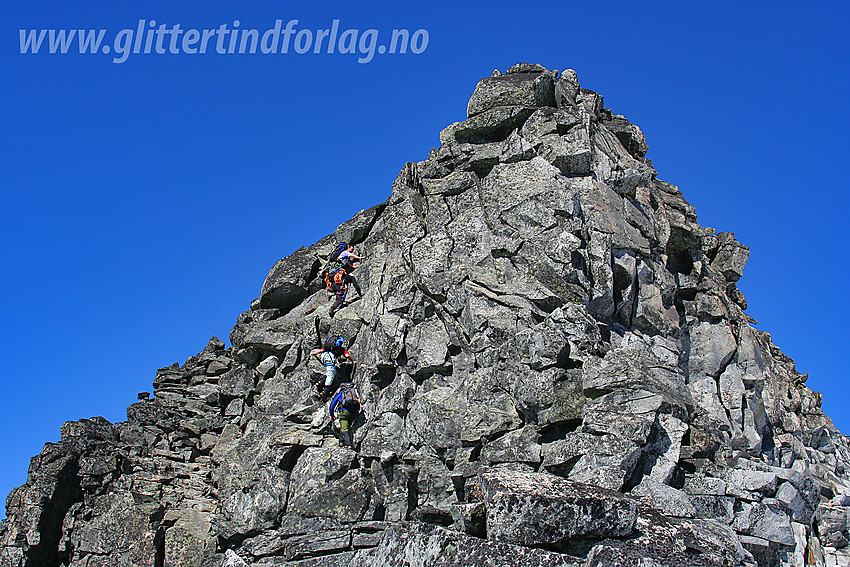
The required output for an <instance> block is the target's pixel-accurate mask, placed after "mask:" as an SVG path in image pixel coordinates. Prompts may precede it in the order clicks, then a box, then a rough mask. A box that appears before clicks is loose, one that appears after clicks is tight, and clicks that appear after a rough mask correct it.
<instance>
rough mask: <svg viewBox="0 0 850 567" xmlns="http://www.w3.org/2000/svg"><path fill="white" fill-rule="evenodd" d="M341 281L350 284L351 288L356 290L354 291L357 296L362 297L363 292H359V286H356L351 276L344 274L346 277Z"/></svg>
mask: <svg viewBox="0 0 850 567" xmlns="http://www.w3.org/2000/svg"><path fill="white" fill-rule="evenodd" d="M342 281H343V282H344V283H345V284H351V285H353V286H354V289H356V290H357V295H363V292H362V291H360V286H359V285H357V280H356V279H354V276H352V275H351V274H346V275H344V276H342Z"/></svg>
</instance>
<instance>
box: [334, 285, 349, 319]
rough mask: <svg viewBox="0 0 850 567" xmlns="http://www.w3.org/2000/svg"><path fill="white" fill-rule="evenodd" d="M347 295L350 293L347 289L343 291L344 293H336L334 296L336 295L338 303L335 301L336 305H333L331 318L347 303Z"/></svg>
mask: <svg viewBox="0 0 850 567" xmlns="http://www.w3.org/2000/svg"><path fill="white" fill-rule="evenodd" d="M346 293H348V290H345V289H344V290H342V291H337V292H334V295H336V301H334V304H333V305H331V310H330V315H331V316H333V314H334V313H335V312H336V310H337V309H339V308H340V307H342V304H343V303H344V302H345V294H346Z"/></svg>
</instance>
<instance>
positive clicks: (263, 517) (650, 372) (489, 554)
mask: <svg viewBox="0 0 850 567" xmlns="http://www.w3.org/2000/svg"><path fill="white" fill-rule="evenodd" d="M467 113H468V118H467V119H466V120H464V121H462V122H458V123H455V124H452V125H450V126H448V127H447V128H445V129H444V130H443V131H442V132H440V147H438V148H436V149H434V150H432V151H431V153H430V154H429V155H428V157H427V159H425V160H424V161H420V162H417V163H408V164H406V165H405V166H404V167H403V168H402V170H401V173H400V174H399V175H398V178H397V179H396V181H395V182H394V183H393V186H392V193H391V195H390V196H389V198H388V199H387V201H386V202H384V203H383V204H379V205H377V206H374V207H372V208H371V209H368V210H364V211H361V212H359V213H358V214H357V215H355V216H354V218H352V219H351V220H349V221H347V222H345V223H343V224H342V225H340V226H339V227H338V228H337V229H336V230H335V231H334V232H333V233H332V234H330V235H328V236H327V237H326V238H324V239H322V240H321V241H319V242H317V243H315V244H313V245H311V246H308V247H305V248H301V249H299V250H297V251H296V252H294V253H293V254H291V255H289V256H287V257H286V258H283V259H281V260H279V261H278V262H277V263H276V264H275V265H274V267H272V269H271V271H270V272H269V274H268V276H267V277H266V280H265V282H264V283H263V286H262V290H261V292H260V296H259V298H257V299H255V300H254V301H253V302H251V304H250V309H249V310H247V311H246V312H244V313H242V314H241V315H240V316H239V318H238V320H237V322H236V325H235V326H234V328H233V330H232V331H231V333H230V342H231V345H232V346H231V347H229V348H226V347H225V344H224V343H223V342H222V341H220V340H219V339H216V338H213V339H211V340H210V341H209V344H208V345H207V346H206V348H204V349H203V351H202V352H200V353H199V354H198V355H196V356H192V357H190V358H189V359H188V360H187V361H186V362H185V363H184V364H183V365H178V364H176V363H175V364H174V365H173V366H169V367H167V368H162V369H160V370H158V371H157V372H156V377H155V379H154V384H153V387H154V396H153V397H152V398H149V397H148V396H146V395H144V394H143V395H140V401H139V402H138V403H134V404H133V405H131V406H130V407H129V408H128V409H127V421H125V422H122V423H116V424H112V423H109V422H107V421H106V420H104V419H102V418H92V419H88V420H81V421H77V422H69V423H66V424H65V425H64V426H63V427H62V431H61V433H62V435H61V440H60V441H59V442H58V443H48V444H46V445H45V447H44V450H43V451H42V453H41V454H40V455H38V456H36V457H34V458H33V459H32V464H31V465H30V468H29V475H28V478H27V482H26V484H24V485H23V486H21V487H19V488H16V489H15V490H14V491H12V493H11V494H10V495H9V497H8V499H7V501H6V509H7V516H8V518H7V520H5V521H3V523H2V527H0V567H24V566H26V567H53V566H58V565H67V566H73V567H125V566H126V567H129V566H138V567H142V566H144V567H238V566H251V567H272V566H280V565H293V566H300V567H346V566H351V567H383V566H389V567H393V566H415V567H425V566H439V565H446V566H460V565H464V566H480V565H488V566H492V567H500V566H505V567H507V566H510V567H525V566H529V567H531V566H534V567H538V566H546V567H556V566H557V567H579V566H581V567H616V566H644V567H649V566H653V567H661V566H666V567H677V566H705V567H709V566H710V567H715V566H717V567H719V566H742V567H743V566H748V567H754V566H760V567H767V566H803V565H817V566H830V567H834V566H839V565H850V549H848V547H847V546H848V540H850V533H848V519H849V518H850V516H848V510H850V476H848V467H850V444H848V439H847V438H846V437H844V436H842V435H841V434H840V433H839V432H838V431H837V430H836V428H835V427H834V426H833V424H832V422H831V421H830V419H829V418H828V417H827V416H826V415H825V414H824V413H823V411H822V410H821V409H820V405H821V396H820V394H818V393H816V392H813V391H811V390H810V389H809V388H808V387H806V385H805V382H806V375H801V374H800V373H799V372H797V370H796V369H795V366H794V361H793V360H792V359H791V358H789V357H788V356H786V355H785V354H783V353H782V352H781V351H780V350H779V348H777V347H776V346H775V345H774V344H773V342H772V341H771V337H770V335H769V334H768V333H766V332H764V331H760V330H756V329H755V328H754V327H753V325H754V324H755V321H754V320H753V319H751V318H750V317H749V316H748V315H747V314H746V313H745V310H746V307H747V303H746V300H745V299H744V296H743V295H742V293H741V292H740V291H739V290H738V287H737V285H736V282H737V281H738V279H739V278H740V277H741V276H742V272H743V269H744V264H745V263H746V261H747V256H748V254H749V249H748V248H747V247H746V246H744V245H742V244H741V243H739V242H738V241H737V240H736V239H735V236H734V235H733V234H732V233H729V232H720V233H718V232H716V231H715V230H714V229H711V228H706V227H702V226H700V225H699V224H698V222H697V217H696V215H695V213H694V209H693V207H691V206H690V205H689V204H688V203H687V201H685V199H684V197H683V196H682V193H681V192H680V191H679V189H678V188H677V187H676V186H674V185H672V184H670V183H667V182H664V181H660V180H659V179H658V178H657V176H656V171H655V170H654V169H653V167H652V164H651V162H650V161H649V160H648V159H646V157H645V155H646V152H647V145H646V142H645V139H644V135H643V133H642V132H641V130H640V129H639V128H638V127H637V126H635V125H634V124H632V123H630V122H629V121H628V120H626V118H624V117H623V116H621V115H618V114H614V113H613V112H612V111H611V110H609V109H607V108H605V105H604V103H603V99H602V96H600V95H599V94H597V93H596V92H593V91H591V90H588V89H585V88H582V87H581V86H580V84H579V81H578V78H577V76H576V73H575V72H574V71H572V70H566V71H562V72H558V71H553V70H548V69H545V68H543V67H541V66H539V65H531V64H518V65H515V66H513V67H511V68H510V69H508V70H507V72H505V73H504V74H503V73H501V72H498V71H496V72H494V73H493V75H492V76H490V77H488V78H485V79H482V80H481V81H480V82H479V83H478V85H477V87H476V88H475V91H474V92H473V93H472V96H471V98H470V100H469V105H468V108H467ZM341 241H342V242H347V243H352V244H354V246H355V253H356V254H357V255H362V256H364V259H363V260H362V263H361V264H360V266H359V267H358V268H357V269H356V271H355V272H354V275H355V276H356V278H357V281H358V283H359V284H360V286H361V288H362V289H363V298H362V299H358V300H356V301H351V302H350V303H347V304H344V305H343V306H342V308H341V309H339V310H338V311H337V312H336V313H335V314H334V316H333V317H331V316H330V308H331V304H332V299H333V298H332V297H330V298H329V296H328V292H327V291H326V290H325V285H324V282H323V281H322V279H321V277H320V276H321V271H322V268H323V266H324V265H325V263H326V261H327V258H328V256H329V254H330V253H331V252H332V251H333V250H334V249H335V248H336V244H337V243H338V242H341ZM350 293H353V292H350ZM351 297H353V295H352V296H351ZM337 334H339V335H342V337H343V338H344V339H345V346H346V348H347V349H348V350H349V352H350V353H351V356H352V358H353V359H354V360H355V361H356V364H355V365H353V366H350V365H349V366H346V365H341V366H340V373H341V376H340V377H339V378H340V379H342V380H350V381H353V382H354V383H355V385H356V386H357V389H358V391H359V394H360V403H361V408H362V411H361V412H360V414H359V417H358V419H357V422H356V423H355V425H354V426H353V438H354V447H353V448H349V447H347V446H340V445H339V442H338V440H337V437H338V435H339V434H338V432H337V431H336V427H337V425H336V422H334V421H332V420H331V419H330V417H329V411H328V410H329V408H328V404H327V403H326V402H325V401H324V400H323V399H322V398H320V397H319V396H318V393H317V391H316V388H315V387H314V383H315V382H316V381H317V379H318V380H321V379H322V377H323V376H324V372H323V368H322V367H321V365H320V364H319V362H317V361H316V360H315V359H314V358H313V357H311V355H310V353H311V352H312V351H314V350H316V349H318V348H319V347H320V345H321V344H322V341H324V339H325V338H327V337H328V336H335V335H337Z"/></svg>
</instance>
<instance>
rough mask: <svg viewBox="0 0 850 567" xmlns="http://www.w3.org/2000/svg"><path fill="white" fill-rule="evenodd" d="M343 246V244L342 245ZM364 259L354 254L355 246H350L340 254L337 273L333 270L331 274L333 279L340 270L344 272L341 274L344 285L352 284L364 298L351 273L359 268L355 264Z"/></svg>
mask: <svg viewBox="0 0 850 567" xmlns="http://www.w3.org/2000/svg"><path fill="white" fill-rule="evenodd" d="M340 244H342V243H340ZM363 258H364V256H358V255H356V254H355V253H354V245H353V244H349V245H348V246H346V248H345V250H343V251H342V252H340V253H339V257H338V260H339V268H338V269H337V270H336V271H333V270H331V272H330V274H331V276H332V277H335V276H336V274H338V273H339V270H340V269H341V270H344V271H343V273H342V274H341V276H340V277H341V278H342V281H343V283H345V284H346V285H348V284H351V285H353V286H354V289H356V290H357V295H359V296H360V297H363V292H362V291H361V290H360V286H359V285H358V284H357V280H356V279H354V276H352V275H351V272H353V271H354V268H356V267H357V266H355V265H354V263H355V262H357V261H360V260H362V259H363Z"/></svg>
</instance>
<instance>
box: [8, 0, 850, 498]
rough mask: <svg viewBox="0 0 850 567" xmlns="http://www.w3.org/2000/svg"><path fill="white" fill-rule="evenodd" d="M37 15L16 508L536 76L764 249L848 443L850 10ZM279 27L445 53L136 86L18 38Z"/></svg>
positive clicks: (291, 59) (165, 76) (24, 127)
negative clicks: (175, 369)
mask: <svg viewBox="0 0 850 567" xmlns="http://www.w3.org/2000/svg"><path fill="white" fill-rule="evenodd" d="M12 4H13V3H12V2H6V3H4V4H3V7H2V8H0V15H1V16H2V18H0V20H1V21H2V27H0V73H2V75H0V76H2V79H0V80H2V82H0V128H2V132H3V136H2V138H0V188H2V189H0V191H2V197H3V198H2V207H0V244H2V246H0V251H2V252H0V253H2V262H0V266H2V268H1V269H2V279H0V286H2V287H0V322H2V323H0V344H2V347H3V352H4V357H3V365H2V370H0V380H2V385H3V391H2V395H1V396H0V431H2V432H3V433H2V435H0V455H2V457H3V463H4V464H3V467H2V470H0V493H1V494H2V495H3V496H5V495H6V494H7V493H8V492H9V490H10V489H11V488H12V487H13V486H15V485H18V484H21V483H23V482H24V480H25V478H26V469H27V465H28V460H29V458H30V457H31V456H33V455H35V454H37V453H39V452H40V451H41V447H42V444H43V443H44V442H45V441H55V440H57V439H58V437H59V426H60V424H61V423H63V422H64V421H68V420H76V419H80V418H88V417H91V416H95V415H102V416H104V417H106V418H107V419H109V420H112V421H122V420H124V419H126V414H125V408H126V406H127V405H129V404H131V403H133V402H134V401H135V399H136V393H137V392H140V391H149V390H151V382H152V380H153V377H154V372H155V370H156V369H157V368H159V367H162V366H166V365H169V364H171V363H173V362H175V361H177V362H181V363H182V362H183V361H185V359H186V358H187V357H189V356H190V355H193V354H195V353H197V352H198V351H200V350H201V349H203V347H204V345H205V344H206V342H207V340H208V339H209V338H210V337H211V336H213V335H216V336H218V337H220V338H221V339H223V340H227V336H228V332H229V330H230V328H231V326H232V325H233V323H234V322H235V320H236V317H237V316H238V314H239V313H240V312H242V311H244V310H245V309H247V308H248V306H249V304H250V302H251V300H252V299H253V298H255V297H257V295H258V293H259V290H260V286H261V285H262V282H263V279H264V278H265V275H266V273H267V271H268V270H269V268H270V267H271V266H272V265H273V264H274V262H275V261H276V260H277V259H278V258H280V257H282V256H285V255H287V254H289V253H291V252H292V251H294V250H295V249H296V248H298V247H299V246H301V245H306V244H310V243H312V242H314V241H316V240H317V239H319V238H321V237H322V236H324V235H326V234H328V233H329V232H331V231H332V230H333V229H334V228H335V227H336V226H337V224H338V223H340V222H342V221H343V220H346V219H347V218H349V217H351V216H352V215H353V214H354V213H356V212H357V211H358V210H360V209H362V208H367V207H370V206H372V205H374V204H376V203H379V202H383V201H384V200H385V199H386V198H387V196H388V195H389V193H390V185H391V183H392V180H393V179H394V178H395V176H396V174H397V173H398V171H399V170H400V169H401V167H402V166H403V165H404V163H405V162H406V161H419V160H422V159H424V158H425V157H426V156H427V154H428V151H429V150H430V149H431V148H432V147H434V146H436V145H438V143H439V141H438V136H437V135H438V133H439V131H440V130H441V129H442V128H443V127H445V126H446V125H448V124H450V123H452V122H454V121H457V120H462V119H463V118H465V110H466V101H467V100H468V98H469V95H470V94H471V93H472V91H473V89H474V87H475V84H476V82H477V80H478V79H480V78H481V77H484V76H487V75H489V74H490V73H491V71H492V70H493V69H494V68H498V69H502V70H504V69H506V68H507V67H509V66H510V65H512V64H513V63H516V62H520V61H527V62H533V63H541V64H543V65H545V66H546V67H548V68H554V69H565V68H570V67H571V68H574V69H575V70H576V71H577V72H578V76H579V79H580V80H581V82H582V84H583V86H585V87H587V88H590V89H593V90H596V91H599V92H601V93H602V94H603V95H604V96H605V102H606V106H608V107H609V108H611V109H612V110H613V111H614V112H616V113H620V114H624V115H625V116H626V117H627V118H629V119H630V120H631V121H632V122H634V123H636V124H638V125H639V126H640V127H641V128H642V129H643V131H644V133H645V134H646V136H647V141H648V144H649V148H650V150H649V154H648V156H647V157H649V158H650V159H652V160H653V163H654V165H655V167H656V169H657V170H658V171H659V177H660V178H662V179H664V180H666V181H670V182H672V183H675V184H677V185H678V186H679V187H680V188H681V189H682V191H683V192H684V195H685V197H686V198H687V199H688V200H689V201H690V202H691V204H693V205H694V206H695V207H696V209H697V214H698V215H699V219H700V222H701V224H703V225H704V226H712V227H715V228H716V229H718V230H719V231H732V232H734V233H735V234H736V235H737V236H738V238H739V240H740V241H741V242H743V243H744V244H747V245H749V246H750V247H751V250H752V251H751V256H750V262H749V264H748V266H747V269H746V270H745V273H744V278H743V280H742V281H741V282H740V288H741V289H742V290H743V292H744V293H745V295H746V297H747V299H748V301H749V304H750V308H749V310H748V312H749V313H750V315H752V316H753V317H754V318H756V319H758V320H759V325H758V328H760V329H762V330H767V331H769V332H771V333H772V335H773V337H774V341H775V342H776V344H777V345H779V346H780V347H781V348H782V349H783V350H784V352H786V353H787V354H789V355H790V356H792V357H793V358H794V359H795V360H796V361H797V367H798V369H799V370H800V371H801V372H808V373H809V374H810V379H809V382H808V384H809V385H810V386H811V387H812V388H813V389H815V390H819V391H822V392H824V397H825V402H824V407H825V408H826V410H827V413H829V414H830V415H831V416H832V418H833V419H834V421H835V422H836V424H837V425H838V426H839V428H841V429H842V430H843V431H845V432H850V417H849V416H848V413H847V411H846V408H845V402H846V400H847V399H848V393H850V387H848V384H847V381H846V379H845V376H846V370H845V365H844V356H845V350H846V344H847V341H848V332H847V323H848V318H849V317H850V313H848V303H847V297H846V290H845V287H846V286H845V284H846V283H847V281H848V275H850V274H849V273H848V267H847V266H848V261H847V259H846V258H845V254H846V236H845V233H846V225H847V221H846V216H847V205H848V197H847V183H846V167H847V164H848V158H847V155H848V132H850V124H848V121H849V120H850V119H848V116H850V113H848V111H847V108H846V106H847V91H848V88H847V87H848V76H850V69H848V55H850V53H848V40H847V38H848V32H847V30H848V25H850V17H848V15H850V12H848V8H847V4H846V3H842V2H823V3H818V2H805V3H804V2H799V3H787V2H777V1H771V2H758V3H741V2H729V3H716V2H710V3H709V2H701V3H696V2H683V3H672V2H664V3H653V2H563V1H559V2H537V3H534V4H533V7H529V8H527V9H523V8H521V7H520V6H519V5H518V4H516V3H515V2H475V3H466V4H462V5H458V4H456V3H443V2H423V3H395V2H394V3H390V2H387V3H376V2H310V3H307V2H299V3H296V2H269V3H267V4H264V5H262V4H257V5H256V6H254V7H251V8H246V7H241V6H239V5H238V4H237V3H235V2H228V3H215V2H189V1H185V2H179V3H177V2H145V3H138V2H109V3H103V4H96V3H93V2H26V3H25V2H15V4H17V5H14V6H13V5H12ZM741 4H744V5H743V6H742V5H741ZM276 19H281V20H282V22H283V25H284V26H285V25H286V23H287V22H289V21H290V20H292V19H297V20H298V23H297V25H295V27H294V28H293V29H294V31H295V32H298V31H300V30H302V29H308V30H314V31H315V30H318V29H325V28H330V27H331V25H332V22H333V20H335V19H336V20H339V21H340V24H339V30H340V32H339V33H341V32H342V31H343V30H345V29H349V28H356V29H359V30H361V31H362V30H367V29H370V28H374V29H377V30H378V31H379V40H380V41H385V40H386V39H387V37H388V36H389V35H390V34H391V33H392V30H393V29H401V28H406V29H408V30H410V32H411V33H412V32H414V31H415V30H420V29H422V30H427V32H428V43H427V47H426V48H425V50H424V51H422V52H421V53H419V54H414V53H410V52H408V53H407V54H392V55H391V54H384V55H380V54H375V55H374V58H373V59H372V60H371V61H370V62H368V63H358V61H357V59H358V58H365V55H364V54H365V53H367V52H368V43H367V44H365V47H364V50H363V51H362V52H361V53H354V54H340V53H334V54H327V53H324V52H322V53H320V54H314V53H312V50H311V51H309V52H308V53H304V54H298V53H295V52H294V48H295V39H296V36H295V34H293V36H292V38H291V39H292V40H293V44H292V45H291V46H290V47H289V53H286V54H281V53H277V54H260V53H257V54H254V55H251V54H248V53H246V54H242V55H240V54H238V53H234V54H223V55H220V54H217V53H215V47H216V46H215V45H214V43H215V38H214V39H210V43H209V45H208V51H209V52H208V53H206V54H199V53H196V54H188V53H179V54H171V53H165V54H162V55H159V54H156V53H154V52H155V50H156V42H155V41H154V43H153V44H152V51H153V52H152V53H150V54H147V55H146V54H144V53H139V54H130V55H129V57H128V58H127V60H126V61H124V62H123V63H113V58H115V51H114V49H113V51H112V53H110V54H109V55H106V54H103V53H98V54H86V55H80V54H79V53H77V54H65V55H62V54H52V55H51V54H49V53H45V52H43V50H44V49H46V47H44V46H42V52H40V53H38V54H32V53H28V54H21V53H20V36H19V30H20V29H27V30H29V29H35V30H41V29H96V30H97V29H105V30H107V31H106V37H105V40H104V41H105V44H109V45H111V46H113V47H114V45H115V44H114V43H113V40H114V39H115V37H116V35H117V34H118V33H119V32H120V31H121V30H123V29H125V28H128V29H135V28H136V26H137V24H138V21H139V20H145V21H146V22H147V21H149V20H155V21H156V22H157V24H156V25H157V26H159V25H161V24H166V25H167V27H168V29H171V28H172V27H173V26H174V25H175V24H179V25H180V29H181V30H183V32H182V33H183V34H184V37H185V35H187V34H188V31H187V30H189V29H192V28H196V29H207V28H209V29H212V28H218V27H219V26H221V25H222V24H227V25H228V26H230V27H231V28H232V27H234V24H233V22H234V20H239V22H240V28H241V29H250V28H257V29H258V30H260V33H262V32H263V31H265V30H267V29H269V28H271V27H273V26H274V25H275V20H276ZM146 29H147V28H146ZM163 38H164V41H163V44H162V46H163V49H165V50H167V49H168V47H169V38H170V36H163ZM182 39H183V37H181V36H179V35H178V36H177V42H176V46H177V47H178V49H179V48H181V46H182V44H181V43H180V41H182ZM190 39H191V38H190ZM306 39H307V38H306V35H302V37H301V41H302V44H301V47H304V45H305V43H303V42H306ZM420 39H421V37H420ZM48 41H49V40H48V39H45V44H44V45H46V42H48ZM140 45H141V49H142V50H143V49H144V44H143V43H142V44H140ZM193 45H194V46H195V48H197V46H198V44H197V43H193V42H191V41H190V42H189V43H188V46H189V48H190V49H191V48H192V46H193ZM119 47H120V46H119ZM222 47H223V48H224V49H225V50H226V49H227V43H226V41H225V42H224V43H223V44H222Z"/></svg>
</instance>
